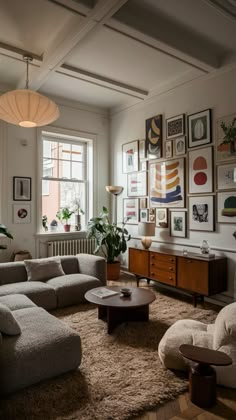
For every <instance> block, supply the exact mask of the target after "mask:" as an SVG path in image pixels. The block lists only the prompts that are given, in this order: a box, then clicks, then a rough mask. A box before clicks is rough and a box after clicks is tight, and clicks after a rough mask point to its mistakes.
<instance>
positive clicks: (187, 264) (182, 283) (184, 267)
mask: <svg viewBox="0 0 236 420" xmlns="http://www.w3.org/2000/svg"><path fill="white" fill-rule="evenodd" d="M208 267H209V264H208V261H200V260H195V259H191V258H182V257H178V275H177V279H178V280H177V287H179V288H181V289H185V290H190V291H192V292H195V293H200V294H202V295H205V296H208V295H209V287H208V285H209V282H208Z"/></svg>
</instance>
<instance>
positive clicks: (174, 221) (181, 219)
mask: <svg viewBox="0 0 236 420" xmlns="http://www.w3.org/2000/svg"><path fill="white" fill-rule="evenodd" d="M186 220H187V215H186V212H185V211H183V210H182V211H181V210H171V211H170V236H172V237H176V238H186V235H187V223H186Z"/></svg>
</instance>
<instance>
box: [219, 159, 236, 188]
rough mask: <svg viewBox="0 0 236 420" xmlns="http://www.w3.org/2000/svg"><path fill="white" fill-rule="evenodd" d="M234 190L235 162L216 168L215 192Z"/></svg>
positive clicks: (235, 184) (235, 186)
mask: <svg viewBox="0 0 236 420" xmlns="http://www.w3.org/2000/svg"><path fill="white" fill-rule="evenodd" d="M234 188H236V162H235V163H228V164H226V165H218V166H217V185H216V189H217V190H232V189H234Z"/></svg>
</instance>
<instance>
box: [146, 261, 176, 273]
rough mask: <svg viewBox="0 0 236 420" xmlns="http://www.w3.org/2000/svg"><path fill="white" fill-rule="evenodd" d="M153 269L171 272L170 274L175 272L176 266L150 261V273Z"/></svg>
mask: <svg viewBox="0 0 236 420" xmlns="http://www.w3.org/2000/svg"><path fill="white" fill-rule="evenodd" d="M153 268H154V269H160V270H163V271H167V272H172V273H175V272H176V264H174V263H169V262H165V261H155V260H151V261H150V271H151V270H152V269H153Z"/></svg>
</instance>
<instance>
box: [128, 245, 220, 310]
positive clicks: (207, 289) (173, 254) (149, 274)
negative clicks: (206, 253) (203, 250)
mask: <svg viewBox="0 0 236 420" xmlns="http://www.w3.org/2000/svg"><path fill="white" fill-rule="evenodd" d="M129 271H130V272H131V273H134V274H135V275H136V279H137V286H138V285H139V280H140V278H142V277H144V278H146V279H147V281H148V283H149V282H150V280H155V281H158V282H161V283H164V284H166V285H168V286H173V287H176V288H178V289H182V290H184V291H187V292H189V293H191V294H192V295H193V301H194V306H196V304H197V298H198V297H200V298H201V299H202V300H203V299H204V296H211V295H214V294H216V293H221V292H223V291H225V290H226V289H227V258H225V257H217V256H216V257H215V258H212V259H207V258H205V257H203V256H202V255H201V254H196V253H188V254H187V255H183V254H182V253H181V252H179V251H172V250H170V249H159V248H154V247H153V248H150V249H148V250H147V249H143V248H129Z"/></svg>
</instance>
